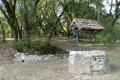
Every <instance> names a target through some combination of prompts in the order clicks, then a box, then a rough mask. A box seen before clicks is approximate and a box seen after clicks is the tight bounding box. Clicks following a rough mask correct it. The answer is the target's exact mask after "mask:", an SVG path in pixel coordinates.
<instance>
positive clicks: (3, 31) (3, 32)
mask: <svg viewBox="0 0 120 80" xmlns="http://www.w3.org/2000/svg"><path fill="white" fill-rule="evenodd" d="M0 24H1V28H2V34H3V42H5V30H4V28H3V25H2V23H1V21H0Z"/></svg>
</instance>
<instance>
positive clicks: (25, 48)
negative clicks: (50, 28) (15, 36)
mask: <svg viewBox="0 0 120 80" xmlns="http://www.w3.org/2000/svg"><path fill="white" fill-rule="evenodd" d="M30 46H31V39H30V38H24V39H22V40H19V41H17V42H13V47H14V48H15V49H17V50H18V51H19V52H24V53H30V54H34V53H36V50H34V49H31V48H30Z"/></svg>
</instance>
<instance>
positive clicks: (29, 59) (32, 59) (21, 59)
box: [14, 52, 68, 62]
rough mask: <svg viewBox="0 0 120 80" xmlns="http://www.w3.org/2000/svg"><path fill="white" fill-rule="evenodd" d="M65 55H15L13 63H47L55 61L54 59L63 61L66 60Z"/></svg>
mask: <svg viewBox="0 0 120 80" xmlns="http://www.w3.org/2000/svg"><path fill="white" fill-rule="evenodd" d="M67 57H68V55H67V54H55V55H51V54H49V55H41V56H39V55H30V54H28V53H20V52H19V53H16V54H15V56H14V61H17V62H38V61H48V60H56V59H64V58H67Z"/></svg>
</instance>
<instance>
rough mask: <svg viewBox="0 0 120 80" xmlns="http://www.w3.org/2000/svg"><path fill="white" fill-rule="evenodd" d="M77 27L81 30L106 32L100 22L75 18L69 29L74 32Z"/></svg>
mask: <svg viewBox="0 0 120 80" xmlns="http://www.w3.org/2000/svg"><path fill="white" fill-rule="evenodd" d="M76 27H77V28H78V29H79V30H98V31H101V30H104V27H103V26H101V25H100V23H99V22H98V21H95V20H87V19H77V18H74V19H73V21H72V23H71V25H70V26H69V29H72V30H74V29H75V28H76Z"/></svg>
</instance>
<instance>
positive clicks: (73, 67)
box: [69, 50, 111, 75]
mask: <svg viewBox="0 0 120 80" xmlns="http://www.w3.org/2000/svg"><path fill="white" fill-rule="evenodd" d="M69 71H70V72H72V73H76V74H95V75H101V74H108V73H110V72H111V70H110V66H109V61H108V57H107V55H106V52H105V51H100V50H93V51H70V53H69Z"/></svg>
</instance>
